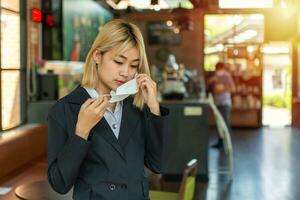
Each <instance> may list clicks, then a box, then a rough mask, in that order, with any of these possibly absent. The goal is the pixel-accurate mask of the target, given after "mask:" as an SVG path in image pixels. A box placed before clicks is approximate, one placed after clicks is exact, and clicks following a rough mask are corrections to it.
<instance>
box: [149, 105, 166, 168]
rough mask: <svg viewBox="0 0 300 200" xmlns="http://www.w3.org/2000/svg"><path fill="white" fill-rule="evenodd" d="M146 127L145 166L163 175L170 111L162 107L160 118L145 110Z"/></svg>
mask: <svg viewBox="0 0 300 200" xmlns="http://www.w3.org/2000/svg"><path fill="white" fill-rule="evenodd" d="M144 117H145V122H146V123H145V126H146V130H145V132H146V137H145V139H146V141H145V143H146V146H145V165H146V167H148V168H149V169H150V170H152V171H153V172H155V173H162V165H163V145H164V143H165V142H164V141H165V138H167V136H168V135H169V109H167V108H164V107H162V106H160V116H157V115H154V114H153V113H151V112H150V110H149V108H146V109H145V110H144Z"/></svg>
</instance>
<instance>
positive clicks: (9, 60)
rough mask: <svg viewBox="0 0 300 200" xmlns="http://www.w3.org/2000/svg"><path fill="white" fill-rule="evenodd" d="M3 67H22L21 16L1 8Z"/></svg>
mask: <svg viewBox="0 0 300 200" xmlns="http://www.w3.org/2000/svg"><path fill="white" fill-rule="evenodd" d="M1 59H2V60H1V67H2V68H4V69H12V68H13V69H14V68H15V69H16V68H17V69H19V68H20V16H19V14H18V13H14V12H11V11H7V10H4V9H2V10H1Z"/></svg>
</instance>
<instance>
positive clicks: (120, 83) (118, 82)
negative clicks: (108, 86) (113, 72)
mask: <svg viewBox="0 0 300 200" xmlns="http://www.w3.org/2000/svg"><path fill="white" fill-rule="evenodd" d="M116 82H117V84H118V85H122V84H124V83H125V81H121V80H116Z"/></svg>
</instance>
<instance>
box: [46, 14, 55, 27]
mask: <svg viewBox="0 0 300 200" xmlns="http://www.w3.org/2000/svg"><path fill="white" fill-rule="evenodd" d="M46 24H47V25H48V26H50V27H53V26H54V17H53V15H49V14H47V15H46Z"/></svg>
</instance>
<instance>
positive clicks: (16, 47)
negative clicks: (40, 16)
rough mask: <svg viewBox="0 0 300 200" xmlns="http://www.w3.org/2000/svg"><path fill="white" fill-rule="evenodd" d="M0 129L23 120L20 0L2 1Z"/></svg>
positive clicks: (5, 128)
mask: <svg viewBox="0 0 300 200" xmlns="http://www.w3.org/2000/svg"><path fill="white" fill-rule="evenodd" d="M0 42H1V58H0V59H1V68H0V86H1V87H0V88H1V91H0V97H1V98H0V102H1V109H0V112H1V115H0V129H1V130H7V129H10V128H13V127H16V126H18V125H19V124H20V123H21V103H20V99H21V98H20V97H21V95H20V73H21V60H20V52H21V46H20V9H19V0H1V41H0Z"/></svg>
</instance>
